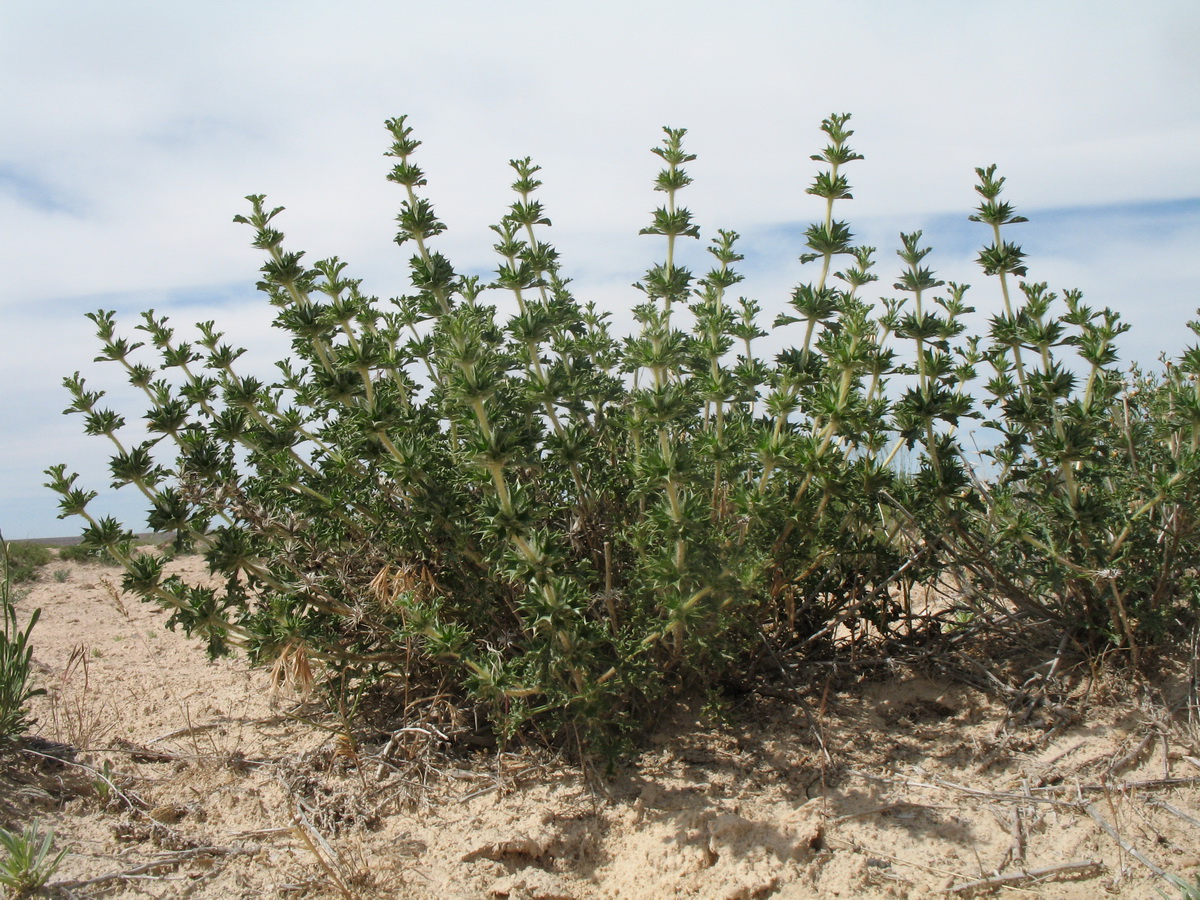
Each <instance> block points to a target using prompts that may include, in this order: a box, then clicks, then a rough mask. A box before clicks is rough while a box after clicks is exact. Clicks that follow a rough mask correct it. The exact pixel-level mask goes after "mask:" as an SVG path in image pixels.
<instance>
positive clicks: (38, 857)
mask: <svg viewBox="0 0 1200 900" xmlns="http://www.w3.org/2000/svg"><path fill="white" fill-rule="evenodd" d="M38 825H39V823H38V822H37V820H36V819H35V820H34V821H32V822H30V823H29V824H28V825H26V826H25V828H24V830H22V831H7V830H5V829H3V828H0V847H2V848H3V849H4V852H5V857H4V858H3V859H0V884H2V885H4V886H5V887H7V888H9V889H10V890H11V891H12V893H13V894H14V895H15V896H17V897H23V896H25V895H26V894H29V893H31V892H33V891H36V890H39V889H40V888H42V887H44V886H45V884H46V882H48V881H49V880H50V879H51V877H53V875H54V873H55V872H56V871H58V867H59V865H60V864H61V863H62V860H63V857H64V856H66V855H67V851H66V850H60V851H58V852H57V853H55V852H54V829H52V828H50V829H47V830H46V831H44V832H43V831H41V830H39V828H38Z"/></svg>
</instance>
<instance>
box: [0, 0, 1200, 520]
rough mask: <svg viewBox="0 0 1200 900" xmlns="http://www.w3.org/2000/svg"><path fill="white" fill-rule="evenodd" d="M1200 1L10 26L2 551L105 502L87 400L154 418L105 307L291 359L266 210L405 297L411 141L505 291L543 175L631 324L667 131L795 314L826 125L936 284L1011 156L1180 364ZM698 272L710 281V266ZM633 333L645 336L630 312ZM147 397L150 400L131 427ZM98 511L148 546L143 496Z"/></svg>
mask: <svg viewBox="0 0 1200 900" xmlns="http://www.w3.org/2000/svg"><path fill="white" fill-rule="evenodd" d="M1197 46H1200V5H1197V4H1196V3H1194V2H1192V0H1179V2H1165V0H1145V2H1142V3H1139V4H1136V5H1135V4H1128V3H1124V2H1108V0H1087V2H1064V0H1049V2H1048V0H1039V2H1036V3H1033V2H1022V0H1015V2H1014V0H1009V2H1004V3H999V2H996V3H993V2H977V3H969V4H968V3H962V2H960V0H924V2H922V3H920V4H897V3H894V2H886V0H879V2H863V0H846V2H842V3H837V4H831V3H814V2H808V0H788V2H762V0H760V2H753V0H750V2H747V3H744V4H742V5H741V6H740V7H738V8H736V9H735V7H733V6H731V5H730V4H727V3H715V2H713V3H710V2H703V0H691V2H686V3H681V2H644V0H643V2H636V3H635V2H625V0H606V2H605V3H590V4H583V3H571V2H562V0H556V2H524V0H514V2H511V3H505V4H499V3H494V2H455V0H445V2H441V3H437V4H430V3H422V4H416V3H410V2H407V0H390V2H382V0H381V2H361V0H343V2H340V3H338V4H336V5H335V4H333V3H313V2H302V0H290V2H272V0H256V2H252V3H247V2H237V3H227V2H212V0H210V2H206V3H203V4H164V3H161V2H122V0H107V2H105V3H103V4H101V3H79V2H77V0H71V2H64V0H41V2H34V0H8V2H5V3H3V4H0V121H2V122H4V127H3V129H0V266H2V271H3V273H4V276H3V280H2V281H0V312H2V313H3V322H4V337H5V340H4V351H3V353H2V354H0V379H2V383H3V385H4V390H2V391H0V429H2V432H0V529H2V530H3V532H4V535H5V537H6V538H10V539H12V538H22V537H37V536H50V535H62V534H71V533H74V532H75V531H76V530H77V526H76V522H72V521H67V522H61V521H57V520H56V511H55V498H54V496H53V495H52V494H51V493H50V492H49V491H47V490H46V489H45V488H43V487H42V486H41V485H42V482H43V481H44V480H45V479H44V477H43V475H42V470H43V469H44V468H45V467H46V466H48V465H50V464H51V463H54V462H64V463H67V464H68V466H69V467H70V468H71V469H73V470H77V471H79V472H80V473H81V475H82V476H83V480H84V481H85V482H87V483H88V484H89V485H90V486H91V487H94V488H97V489H103V488H104V486H105V484H106V481H107V479H106V478H105V467H106V459H107V452H106V448H105V447H104V445H103V442H102V441H101V440H97V439H88V438H85V437H83V436H82V435H81V434H80V433H79V425H80V423H79V421H78V420H77V419H76V418H74V417H64V416H62V415H60V412H61V410H62V408H63V407H64V406H65V405H66V403H67V399H66V394H65V393H64V391H63V389H62V388H61V379H62V377H63V376H64V375H67V374H70V373H71V372H73V371H76V370H81V371H83V372H84V374H85V376H87V377H88V378H89V381H91V382H93V383H95V384H96V385H98V386H104V387H109V388H112V389H113V397H114V405H116V406H117V407H118V408H120V409H122V410H123V411H125V412H126V413H127V414H128V415H129V416H130V417H131V418H133V417H136V415H137V413H138V412H139V411H140V407H139V406H138V405H136V398H132V397H130V395H129V394H128V393H126V392H125V391H122V390H121V385H120V383H119V381H114V380H110V379H111V378H112V377H113V375H115V373H112V374H110V372H109V371H108V370H106V369H105V367H103V366H98V365H95V364H93V363H92V362H91V359H92V357H93V356H94V355H95V352H96V346H95V344H94V341H93V340H92V337H91V332H90V323H89V322H88V321H87V320H86V319H85V318H84V315H83V314H84V313H85V312H87V311H90V310H94V309H97V308H111V309H116V310H118V311H119V312H121V313H122V314H123V316H124V319H123V321H125V322H126V323H127V327H128V328H132V326H133V324H134V319H135V317H136V315H137V314H138V313H139V312H140V311H141V310H143V309H146V308H151V307H153V308H155V309H156V310H158V311H159V312H160V313H165V314H166V315H169V316H171V318H172V320H173V321H174V322H175V323H176V324H178V325H179V326H180V327H181V328H184V327H185V326H187V325H188V324H189V323H193V322H195V321H198V320H203V319H209V318H214V319H217V320H218V323H219V324H220V325H221V326H223V327H224V329H225V330H226V331H227V332H228V334H229V336H230V339H232V340H235V341H237V342H238V343H239V344H241V345H243V346H246V347H248V348H249V349H250V350H251V356H252V358H253V360H254V365H255V366H256V367H257V368H258V369H259V370H260V371H261V372H263V373H267V372H269V370H270V365H271V362H272V361H273V360H274V359H275V358H276V357H277V355H278V354H279V353H280V352H282V351H283V349H284V348H283V346H282V341H281V339H280V336H279V335H278V334H276V333H274V332H273V330H272V329H271V328H270V327H269V325H268V322H269V320H270V313H271V311H270V309H269V308H268V307H267V306H266V304H265V303H263V302H262V301H261V300H260V299H259V295H257V294H256V292H255V291H254V288H253V284H254V281H255V279H256V269H257V267H258V265H259V260H258V258H257V255H256V253H255V251H254V250H252V249H251V248H250V247H249V246H248V233H247V229H245V228H244V227H240V226H235V225H233V224H232V222H231V220H232V217H233V215H234V214H236V213H239V212H242V211H244V209H245V202H244V200H243V199H242V198H243V197H244V196H245V195H246V194H250V193H266V194H267V195H268V199H269V201H271V202H272V203H274V204H277V205H283V206H286V207H287V212H286V213H285V214H284V218H283V220H282V222H283V230H284V231H285V232H287V234H288V236H289V243H290V244H291V245H292V246H294V247H295V248H297V249H304V250H306V251H308V254H309V258H310V259H320V258H323V257H325V256H330V255H335V254H336V255H338V256H341V257H342V258H343V259H344V260H346V261H348V262H349V263H350V266H351V272H352V273H353V274H354V275H355V276H356V277H361V278H363V279H364V287H365V289H366V290H367V292H369V293H372V294H378V295H380V296H384V297H387V296H390V295H392V294H396V293H399V292H401V291H402V290H403V289H404V287H405V285H406V274H405V270H404V260H405V255H404V254H403V253H402V252H400V251H398V250H397V248H396V247H395V245H394V244H393V243H392V235H393V233H394V227H393V223H392V218H393V216H394V215H395V212H396V207H397V204H398V202H399V197H398V191H397V189H395V188H394V187H393V186H391V185H388V184H387V183H386V182H385V181H384V175H385V174H386V172H387V169H388V162H387V160H385V159H384V158H383V156H382V152H383V150H384V149H386V144H387V140H386V134H385V132H384V130H383V127H382V123H383V121H384V119H386V118H388V117H391V116H395V115H399V114H402V113H407V114H409V116H410V121H411V124H412V125H413V126H414V127H415V128H416V130H417V136H418V137H419V138H420V139H422V140H423V141H424V146H423V147H422V150H421V164H422V165H423V166H424V167H425V169H426V170H427V172H428V175H429V180H430V185H429V188H428V195H429V196H430V197H431V199H432V200H433V201H434V203H435V205H436V207H437V210H438V213H439V214H440V216H441V217H442V218H443V219H444V220H445V221H446V222H447V224H448V225H449V226H450V231H449V232H448V233H447V234H446V235H445V236H444V238H442V239H441V240H440V242H439V248H440V249H441V250H442V251H443V252H445V253H446V254H447V255H448V256H449V257H450V258H451V259H452V261H454V263H455V264H456V266H458V267H459V269H460V270H467V271H471V270H486V269H487V268H489V267H490V266H491V265H492V264H493V263H492V260H491V258H490V246H491V243H492V235H491V232H489V231H488V230H487V226H488V225H489V224H490V223H492V222H495V221H497V220H498V218H499V217H500V215H501V214H502V213H503V211H504V209H505V207H506V205H507V203H508V202H509V191H508V185H509V184H510V182H511V180H512V179H511V172H510V170H509V169H508V167H507V161H508V160H509V159H511V158H513V157H520V156H525V155H531V156H533V158H534V159H535V161H537V162H538V163H539V164H541V165H542V166H543V172H542V177H543V180H544V181H545V187H544V188H543V190H542V199H543V200H544V201H545V202H546V204H547V206H548V210H549V213H550V216H551V218H552V219H553V221H554V225H555V227H554V229H553V232H552V236H553V237H552V239H553V240H554V241H555V243H556V244H557V246H558V248H559V250H560V251H561V253H562V256H563V261H564V266H565V269H566V272H567V274H568V275H570V276H571V277H573V278H575V280H576V288H577V294H578V295H579V296H580V297H581V299H595V300H596V301H597V302H598V303H600V304H601V305H603V306H605V307H607V308H610V309H612V310H613V311H614V312H616V313H617V314H618V318H620V317H621V315H622V311H623V310H626V309H627V308H628V307H629V305H630V304H631V303H632V302H635V300H636V296H635V295H634V294H633V292H632V291H631V290H630V288H629V285H630V284H631V283H632V282H633V281H635V280H637V279H638V278H639V277H640V275H641V273H642V272H643V271H644V269H645V267H646V266H647V265H648V264H650V263H652V262H653V261H654V260H655V259H656V256H657V254H658V253H659V252H660V248H659V247H658V246H657V245H656V244H654V242H653V240H652V239H649V238H639V237H638V236H637V231H638V229H639V228H641V227H642V226H643V225H644V224H645V223H646V220H647V217H648V212H649V210H650V209H652V208H653V206H654V205H656V202H657V200H656V197H655V195H654V194H653V193H652V192H651V190H650V184H651V179H652V178H653V176H654V173H655V171H656V169H657V165H656V163H657V160H656V159H655V158H654V157H652V156H651V155H650V154H649V153H648V152H647V151H648V150H649V148H650V147H651V146H654V145H655V144H657V142H658V140H659V137H660V128H661V126H663V125H672V126H682V127H686V128H688V129H689V134H688V146H689V148H690V150H691V151H692V152H694V153H696V154H698V156H699V159H698V160H697V161H696V162H695V163H694V164H692V166H691V167H690V171H691V174H692V175H693V176H694V177H695V179H696V182H695V184H694V185H693V186H692V187H690V188H689V189H688V192H687V197H686V201H687V203H688V205H689V206H690V207H691V208H692V210H693V212H694V213H695V216H696V220H697V221H698V222H699V223H700V225H701V227H702V230H703V232H704V234H705V236H706V237H705V239H706V241H707V236H709V235H711V234H712V233H713V232H714V231H715V230H716V229H717V228H733V229H736V230H738V231H739V232H741V233H742V234H743V235H744V236H745V238H744V241H743V244H744V249H745V251H746V252H747V254H748V259H747V262H746V264H745V266H744V267H743V269H744V272H745V274H746V275H747V282H746V283H745V284H744V285H743V287H744V289H745V293H746V294H747V295H748V296H753V297H755V298H757V299H758V300H759V301H760V302H761V303H762V304H763V305H764V307H766V308H767V309H768V310H770V311H771V313H770V315H768V318H770V317H771V315H773V312H774V311H776V310H778V309H779V308H781V306H782V304H783V303H784V302H785V300H786V298H787V296H788V294H789V292H790V289H791V287H792V286H793V285H794V284H795V283H796V281H798V280H799V279H801V278H802V277H804V275H803V271H802V269H801V267H800V265H799V263H798V262H797V260H796V257H797V256H798V254H799V252H800V247H799V243H798V240H797V235H798V234H799V232H800V230H801V229H802V227H803V225H804V224H805V223H806V222H807V221H809V220H810V219H811V218H813V217H815V216H816V215H817V213H818V210H817V207H816V205H815V202H814V201H813V199H812V198H810V197H806V196H805V194H804V188H805V187H806V186H807V184H808V182H809V180H810V179H811V177H812V175H813V173H814V171H815V169H816V164H815V163H813V162H811V161H810V160H809V158H808V157H809V154H811V153H813V152H815V151H816V150H818V149H819V146H820V144H819V141H818V133H817V126H818V124H819V122H820V120H821V119H822V118H823V117H824V116H826V115H828V114H829V113H831V112H841V111H847V112H851V113H853V115H854V120H853V126H854V127H855V129H856V132H857V133H856V135H855V138H854V141H853V143H854V145H855V146H856V148H857V149H858V150H860V152H862V153H863V154H864V155H865V156H866V160H865V161H864V162H860V163H856V164H855V166H854V167H853V168H852V169H851V170H850V172H849V174H850V178H851V181H852V182H853V184H854V185H855V198H856V199H855V200H854V201H853V202H852V203H849V204H847V205H846V207H845V208H844V209H843V210H842V215H844V216H845V217H846V218H849V219H850V220H851V222H852V225H853V226H854V229H855V231H856V232H857V233H858V234H859V235H860V236H861V237H862V238H863V240H865V241H867V242H869V243H872V244H875V245H876V246H878V247H879V248H880V252H879V254H878V260H879V269H878V271H879V272H880V274H881V275H882V276H883V281H884V283H885V284H890V283H891V281H892V276H893V275H894V273H895V268H896V259H895V256H894V253H893V251H894V248H895V247H896V246H897V240H896V235H897V234H898V232H899V231H901V230H904V231H911V230H914V229H917V228H921V229H924V230H925V232H926V235H927V236H928V238H929V243H930V244H931V245H932V246H934V248H935V250H934V254H933V255H932V256H931V257H930V261H931V262H932V263H933V265H934V266H935V267H936V268H937V269H938V271H939V273H940V274H941V275H942V276H943V277H946V278H951V279H954V280H959V281H968V282H971V283H972V284H974V285H975V287H974V288H973V289H972V292H971V294H970V295H969V297H970V299H971V300H972V302H973V303H974V304H975V305H976V306H977V307H978V308H979V309H980V310H981V313H980V314H981V315H983V314H985V313H986V312H989V311H991V310H992V309H993V308H994V307H993V304H995V303H997V302H998V300H997V297H996V292H995V288H994V286H993V285H989V284H988V283H987V280H986V279H984V278H983V277H982V275H981V274H980V273H979V272H978V270H976V269H975V268H974V266H973V263H972V259H973V257H974V254H975V252H976V250H977V245H976V241H977V240H981V239H982V237H983V236H982V235H979V234H978V232H979V231H980V230H981V228H980V226H972V225H971V224H970V223H968V222H966V220H965V217H966V215H967V214H968V213H969V212H970V208H971V206H972V204H973V203H974V199H975V198H974V193H973V191H972V185H973V183H974V168H975V167H976V166H982V165H988V164H990V163H997V164H998V165H999V166H1000V171H1001V173H1002V174H1004V175H1005V176H1007V178H1008V189H1009V192H1008V195H1009V197H1010V198H1011V199H1012V201H1013V202H1015V203H1016V204H1017V206H1018V207H1019V209H1020V211H1021V212H1023V213H1024V214H1026V215H1028V216H1029V217H1030V218H1031V220H1032V221H1031V222H1030V223H1029V224H1028V225H1024V226H1021V230H1020V231H1019V232H1015V233H1014V238H1015V239H1017V240H1018V241H1020V242H1021V243H1022V244H1023V245H1024V247H1025V249H1026V251H1027V252H1028V253H1029V256H1030V263H1031V271H1030V275H1031V277H1032V278H1034V279H1036V280H1044V281H1049V282H1050V283H1051V286H1052V287H1054V288H1059V289H1061V288H1068V287H1075V288H1079V289H1081V290H1083V291H1084V293H1085V296H1086V297H1087V299H1088V301H1089V302H1090V303H1092V304H1093V305H1096V306H1112V307H1114V308H1116V309H1118V310H1120V311H1121V312H1122V313H1123V314H1124V315H1125V317H1126V318H1127V319H1128V321H1130V322H1131V323H1132V325H1133V326H1134V327H1133V331H1132V332H1131V333H1130V334H1129V335H1127V336H1126V341H1125V343H1124V345H1123V346H1124V348H1125V356H1126V358H1129V359H1136V360H1140V361H1142V362H1146V363H1152V362H1153V361H1154V359H1155V358H1156V357H1157V355H1158V354H1159V353H1160V352H1164V351H1165V352H1169V353H1173V352H1178V351H1179V350H1180V349H1182V347H1183V346H1184V345H1185V344H1186V343H1187V342H1188V340H1189V337H1190V335H1189V334H1188V333H1187V332H1186V329H1184V327H1183V324H1184V322H1185V321H1186V320H1187V319H1188V318H1191V317H1194V314H1195V309H1196V307H1197V306H1200V166H1198V165H1197V162H1198V161H1200V54H1198V53H1197V52H1196V50H1195V48H1196V47H1197ZM693 252H694V255H693V257H692V262H693V263H694V264H695V265H696V267H699V266H700V265H702V264H703V259H702V244H697V246H696V247H695V248H693ZM626 320H627V317H626ZM124 397H129V399H130V400H132V401H133V402H132V403H128V402H122V398H124ZM96 508H97V510H98V511H103V512H111V513H113V514H116V515H118V517H124V518H127V519H128V521H129V523H130V524H132V525H136V522H135V521H134V519H135V515H136V513H137V511H138V510H139V509H140V503H138V502H137V499H136V498H122V497H121V496H112V495H111V494H106V495H105V496H102V498H101V499H100V500H98V501H97V502H96Z"/></svg>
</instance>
